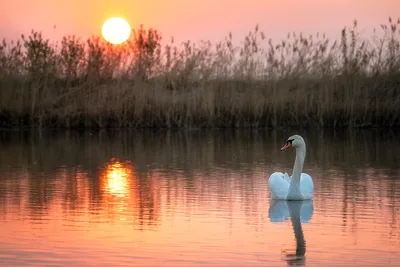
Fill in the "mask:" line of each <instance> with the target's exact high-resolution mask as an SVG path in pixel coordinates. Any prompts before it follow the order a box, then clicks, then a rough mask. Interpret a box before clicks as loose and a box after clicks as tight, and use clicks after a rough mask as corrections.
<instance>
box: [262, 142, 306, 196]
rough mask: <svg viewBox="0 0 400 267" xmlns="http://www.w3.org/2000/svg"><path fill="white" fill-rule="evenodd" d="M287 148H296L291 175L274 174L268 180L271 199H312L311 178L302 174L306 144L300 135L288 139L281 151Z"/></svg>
mask: <svg viewBox="0 0 400 267" xmlns="http://www.w3.org/2000/svg"><path fill="white" fill-rule="evenodd" d="M289 147H294V148H296V159H295V161H294V167H293V173H292V176H290V177H289V175H288V174H287V173H281V172H274V173H273V174H271V176H270V177H269V180H268V185H269V190H270V191H271V197H272V198H273V199H283V200H306V199H312V197H313V193H314V183H313V181H312V179H311V176H310V175H308V174H307V173H302V172H301V171H302V170H303V164H304V158H305V156H306V143H305V142H304V139H303V137H301V136H300V135H293V136H291V137H289V138H288V139H287V141H286V143H285V145H284V146H283V147H282V148H281V151H283V150H286V149H288V148H289Z"/></svg>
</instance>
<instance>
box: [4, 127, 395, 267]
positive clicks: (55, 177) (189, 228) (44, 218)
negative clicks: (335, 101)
mask: <svg viewBox="0 0 400 267" xmlns="http://www.w3.org/2000/svg"><path fill="white" fill-rule="evenodd" d="M295 133H298V134H300V135H302V136H303V137H304V139H305V141H306V143H307V156H306V160H305V164H304V169H303V172H306V173H308V174H310V175H311V176H312V178H313V180H314V187H315V191H314V199H313V200H312V201H303V202H298V201H295V202H293V201H292V202H285V201H271V199H270V193H269V190H268V177H269V175H270V174H271V173H272V172H275V171H282V172H288V173H290V174H291V172H292V168H293V162H294V158H295V151H294V149H288V150H287V151H284V152H281V151H280V147H281V146H282V145H283V144H284V143H285V141H286V139H287V138H288V137H289V136H290V135H292V134H295ZM399 151H400V134H399V131H397V130H352V131H348V130H346V131H338V132H334V131H333V130H325V131H323V132H322V131H318V130H312V131H304V130H299V131H271V130H269V131H267V130H240V131H236V130H213V131H210V130H193V131H178V130H176V131H172V130H171V131H131V132H130V131H117V130H115V131H111V132H106V131H104V132H90V131H85V132H83V133H79V132H72V131H71V132H66V131H60V132H55V131H53V132H50V131H45V132H37V131H35V132H20V131H7V132H0V183H1V185H0V232H1V234H0V265H1V266H293V265H296V266H299V265H300V266H356V265H358V266H400V258H399V256H398V255H399V253H400V154H399Z"/></svg>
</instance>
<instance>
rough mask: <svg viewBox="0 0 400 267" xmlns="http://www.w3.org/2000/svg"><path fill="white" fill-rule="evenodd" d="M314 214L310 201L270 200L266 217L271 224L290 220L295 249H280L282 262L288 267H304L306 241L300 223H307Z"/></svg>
mask: <svg viewBox="0 0 400 267" xmlns="http://www.w3.org/2000/svg"><path fill="white" fill-rule="evenodd" d="M313 213H314V204H313V201H312V200H306V201H286V200H271V203H270V207H269V211H268V217H269V219H270V221H271V222H272V223H281V222H285V221H287V220H288V218H290V221H291V224H292V229H293V233H294V238H295V240H296V248H295V249H292V248H289V249H282V260H284V261H286V263H287V265H288V266H305V263H306V255H305V254H306V240H305V237H304V233H303V228H302V223H308V222H309V221H310V220H311V219H312V216H313Z"/></svg>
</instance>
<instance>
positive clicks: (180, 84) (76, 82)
mask: <svg viewBox="0 0 400 267" xmlns="http://www.w3.org/2000/svg"><path fill="white" fill-rule="evenodd" d="M164 43H165V44H164ZM288 126H303V127H307V126H308V127H368V126H382V127H394V126H400V19H398V20H397V21H395V20H392V19H391V18H389V21H388V23H386V24H384V25H381V26H380V28H379V30H374V31H373V34H372V36H371V37H370V38H368V39H363V38H362V37H361V36H360V34H359V30H358V26H357V21H354V24H353V25H352V26H351V27H345V28H344V29H343V30H342V32H341V38H340V40H336V41H331V40H329V39H328V38H326V36H325V35H324V34H316V35H312V36H307V37H306V36H303V35H302V34H296V33H290V34H288V35H287V38H286V39H285V40H282V41H280V42H278V43H274V42H273V40H271V39H268V38H266V36H265V34H264V33H263V32H262V31H260V30H259V28H258V27H255V29H254V30H252V31H250V32H249V33H248V35H247V36H246V37H245V39H244V40H243V42H241V44H240V45H234V42H233V37H232V34H229V35H228V36H226V37H225V38H224V39H223V40H222V41H220V42H218V43H216V44H212V43H211V42H209V41H204V42H200V43H196V44H195V43H192V42H190V41H187V42H184V43H183V44H175V43H174V41H173V40H171V41H170V42H163V41H162V36H161V34H160V33H159V32H158V31H157V30H154V29H145V28H144V27H143V26H140V27H139V28H138V29H137V30H133V34H132V36H131V38H130V39H129V40H128V41H127V42H126V43H124V44H122V45H111V44H108V43H106V42H105V41H103V40H102V39H101V38H99V37H91V38H89V39H87V40H86V41H83V40H81V39H79V38H77V37H76V36H66V37H64V38H63V39H62V40H61V42H59V43H55V44H51V43H50V41H49V40H48V39H46V38H45V37H43V36H42V34H41V33H40V32H36V31H32V32H31V34H30V35H29V36H24V35H22V36H21V38H20V39H19V40H16V41H10V42H8V41H7V40H3V41H2V43H1V44H0V127H3V128H10V127H42V128H47V127H56V128H62V127H66V128H81V127H82V128H89V127H90V128H109V127H129V128H146V127H154V128H175V127H185V128H203V127H288Z"/></svg>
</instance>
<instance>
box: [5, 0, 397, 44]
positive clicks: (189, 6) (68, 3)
mask: <svg viewBox="0 0 400 267" xmlns="http://www.w3.org/2000/svg"><path fill="white" fill-rule="evenodd" d="M398 10H400V1H395V0H379V1H378V0H325V1H321V0H301V1H300V0H202V1H197V0H192V1H188V0H169V1H165V0H153V1H138V0H104V1H97V0H59V1H55V0H36V1H30V0H13V1H10V0H4V1H2V2H1V8H0V38H6V39H16V38H18V37H19V36H20V34H21V33H28V32H29V31H30V30H31V29H32V28H33V29H35V30H39V31H42V32H43V33H44V35H45V36H46V37H48V38H50V39H53V40H54V39H60V38H61V37H62V36H65V35H70V34H75V35H78V36H81V37H83V38H87V37H89V36H90V35H100V32H101V26H102V24H103V22H104V21H105V20H106V19H107V18H109V17H111V16H118V17H123V18H125V19H126V20H127V21H128V22H129V23H130V24H131V26H132V27H133V28H136V27H137V26H138V25H139V24H144V26H145V27H153V28H156V29H158V30H159V31H161V33H162V34H163V36H164V39H169V38H170V37H171V36H174V38H175V39H176V40H177V41H183V40H188V39H190V40H192V41H195V42H197V41H198V40H200V39H207V40H212V41H217V40H221V39H223V38H224V36H226V35H227V34H228V33H229V32H232V33H233V36H234V38H235V37H236V38H237V39H241V37H242V36H243V35H244V34H245V33H246V32H248V31H249V30H251V29H253V28H254V26H255V25H256V24H259V25H260V28H261V30H262V31H264V32H265V34H266V35H267V37H268V38H273V39H274V40H276V39H281V38H283V37H284V36H285V35H286V34H287V32H290V31H296V32H299V31H302V32H304V33H307V34H308V33H315V32H318V31H319V32H325V33H327V34H328V35H329V36H335V35H337V34H338V33H339V30H340V29H341V28H342V27H343V26H346V25H351V24H352V21H353V19H358V21H359V24H360V28H361V29H365V30H367V31H370V30H371V31H372V29H373V28H374V27H379V25H380V24H382V23H385V22H387V19H388V16H392V17H394V18H396V19H397V17H398V15H399V14H398ZM54 25H56V28H55V29H53V26H54Z"/></svg>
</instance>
